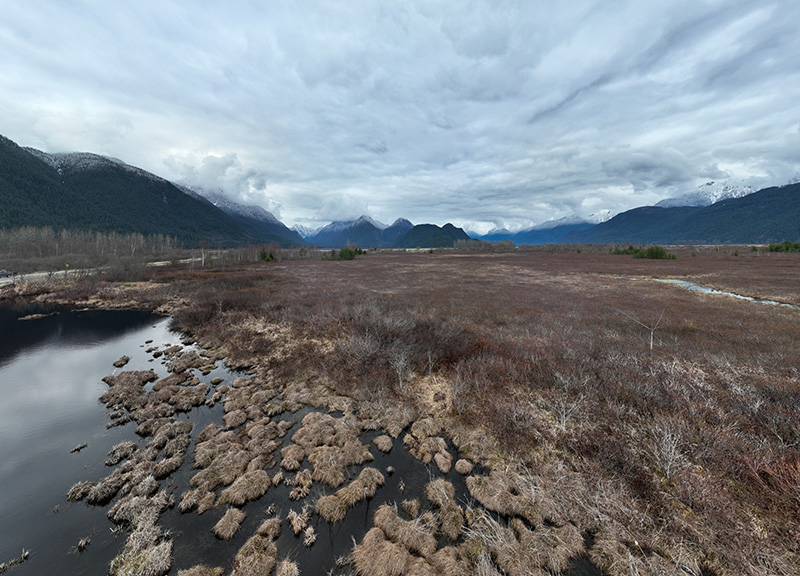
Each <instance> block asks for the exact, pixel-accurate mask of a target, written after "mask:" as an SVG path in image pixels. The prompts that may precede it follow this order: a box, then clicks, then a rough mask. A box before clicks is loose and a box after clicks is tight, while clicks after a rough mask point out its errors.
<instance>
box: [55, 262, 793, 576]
mask: <svg viewBox="0 0 800 576" xmlns="http://www.w3.org/2000/svg"><path fill="white" fill-rule="evenodd" d="M677 253H678V259H677V260H665V261H650V260H635V259H632V258H630V257H628V256H613V255H608V254H604V253H600V252H595V253H590V252H587V251H586V250H584V251H583V252H582V253H577V252H566V251H545V250H542V251H520V252H513V253H506V254H480V253H437V254H377V255H369V256H363V257H359V258H358V259H357V260H355V261H345V262H341V261H311V260H303V261H284V262H277V263H275V262H273V263H263V264H258V265H255V264H249V265H246V266H242V267H230V266H229V267H225V268H219V269H206V270H202V271H197V270H195V271H186V270H180V269H171V270H161V271H159V272H158V273H157V274H156V275H155V276H154V277H153V278H152V279H151V280H150V282H148V283H144V284H139V285H137V286H136V291H135V292H132V291H130V290H128V291H121V290H117V291H115V289H114V288H113V287H111V288H109V287H107V286H99V287H96V286H95V285H93V286H92V290H91V294H89V293H88V292H87V293H86V294H84V296H85V297H86V298H91V299H92V300H91V301H92V302H93V303H94V304H95V305H103V303H107V304H113V303H114V302H115V301H116V300H119V299H129V300H130V299H131V298H133V299H134V300H135V301H138V302H140V303H143V305H149V306H152V307H156V306H157V305H162V306H164V309H166V310H169V311H171V312H172V313H173V317H174V325H175V327H176V328H177V329H180V330H183V331H185V332H188V333H190V334H191V335H193V336H194V337H195V338H197V339H198V340H199V341H200V342H201V343H202V345H203V347H204V348H206V349H208V350H212V351H214V352H215V353H217V354H218V355H219V357H226V358H227V359H228V362H229V363H230V364H232V365H234V366H239V367H250V368H256V369H258V370H260V371H262V373H264V374H265V375H267V376H268V377H269V378H271V379H274V380H276V381H280V382H284V383H285V382H292V381H299V380H302V381H305V382H314V383H315V384H316V385H319V386H324V387H327V388H329V389H331V390H333V391H335V392H336V393H338V394H343V395H346V396H350V397H352V398H354V399H356V400H359V401H361V402H363V403H368V404H370V405H378V406H381V405H383V406H391V405H397V404H398V403H405V404H407V405H411V406H413V407H414V408H415V410H416V411H417V413H418V414H420V415H425V414H430V415H433V416H434V417H436V418H437V419H438V420H440V423H441V425H442V426H444V429H445V433H446V435H448V436H449V437H450V438H452V439H453V440H454V441H455V442H456V445H457V446H458V447H459V448H460V451H461V454H462V455H465V456H468V457H469V458H470V459H472V460H474V461H483V463H486V464H490V465H492V466H493V467H494V468H495V469H506V468H508V469H511V470H514V471H515V472H520V473H524V476H525V478H527V479H528V480H529V484H530V485H529V486H528V488H529V489H530V490H534V491H537V494H538V495H539V496H537V498H539V499H538V500H536V502H537V503H538V504H537V506H539V508H537V509H536V510H535V511H534V510H531V511H530V514H531V519H532V520H539V521H541V522H544V523H546V524H547V525H550V524H552V525H556V526H557V525H561V524H563V523H564V522H565V521H569V522H570V523H571V524H572V525H574V526H577V527H578V528H579V529H580V530H581V531H582V532H583V534H584V536H585V537H586V538H587V542H589V543H590V544H591V545H590V547H589V554H590V556H591V558H592V559H593V560H594V561H595V562H596V563H597V564H598V565H599V566H601V568H602V569H603V570H604V572H606V573H609V574H632V573H640V574H656V573H675V574H678V573H688V574H698V575H699V574H719V575H722V574H764V575H766V574H796V573H800V533H799V532H798V528H799V527H800V428H799V427H798V426H797V422H798V416H799V415H800V346H798V344H799V343H800V309H796V308H787V307H778V306H773V305H767V304H762V303H755V302H747V301H742V300H737V299H733V298H730V297H725V296H718V295H706V294H701V293H697V292H692V291H689V290H685V289H683V288H680V287H677V286H673V285H668V284H662V283H658V282H655V281H653V280H652V278H685V279H690V280H693V281H695V282H697V283H699V284H704V285H708V286H713V287H715V288H719V289H725V290H730V291H732V292H737V293H740V294H744V295H749V296H754V297H759V298H768V299H774V300H778V301H781V302H786V303H791V304H795V305H798V306H800V255H792V254H768V253H761V252H750V251H749V250H747V249H740V250H739V253H740V255H738V256H734V255H733V249H731V248H729V247H721V248H720V249H719V250H718V249H716V248H714V247H711V248H705V249H688V248H687V249H682V250H677ZM79 288H80V287H77V288H76V287H73V288H71V290H72V292H71V293H70V294H72V295H73V297H74V296H75V295H77V294H83V293H82V292H81V291H80V289H79ZM659 319H660V323H659ZM657 323H658V327H657V328H655V329H653V330H652V331H651V330H649V329H647V328H646V327H645V326H649V327H651V328H654V327H655V325H656V324H657ZM651 332H652V336H653V346H652V350H651V346H650V336H651ZM528 488H526V489H528ZM487 498H488V496H487ZM498 506H499V504H498ZM637 571H638V572H637Z"/></svg>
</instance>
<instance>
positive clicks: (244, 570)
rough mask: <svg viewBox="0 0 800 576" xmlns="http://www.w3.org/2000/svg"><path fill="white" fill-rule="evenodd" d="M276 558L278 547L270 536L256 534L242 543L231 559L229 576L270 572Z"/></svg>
mask: <svg viewBox="0 0 800 576" xmlns="http://www.w3.org/2000/svg"><path fill="white" fill-rule="evenodd" d="M277 559H278V549H277V548H276V547H275V544H274V543H273V542H272V540H271V539H270V538H265V537H263V536H259V535H258V534H256V535H255V536H252V537H250V538H249V539H248V540H247V542H245V543H244V546H242V547H241V548H240V549H239V551H238V552H237V553H236V557H235V558H234V560H233V570H232V571H231V574H230V576H262V575H263V574H270V573H272V570H273V569H274V568H275V564H276V561H277Z"/></svg>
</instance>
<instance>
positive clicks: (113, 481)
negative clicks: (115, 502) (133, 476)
mask: <svg viewBox="0 0 800 576" xmlns="http://www.w3.org/2000/svg"><path fill="white" fill-rule="evenodd" d="M126 482H127V475H126V474H122V473H120V474H118V473H117V471H115V472H114V473H113V474H111V475H110V476H107V477H106V478H104V479H103V480H101V481H100V482H98V483H97V484H95V485H94V486H92V487H91V488H90V489H89V492H88V494H86V502H87V503H89V504H92V505H93V506H104V505H106V504H108V503H109V502H111V499H112V498H114V496H116V495H117V493H118V492H119V491H120V490H121V489H122V487H123V486H124V485H125V483H126Z"/></svg>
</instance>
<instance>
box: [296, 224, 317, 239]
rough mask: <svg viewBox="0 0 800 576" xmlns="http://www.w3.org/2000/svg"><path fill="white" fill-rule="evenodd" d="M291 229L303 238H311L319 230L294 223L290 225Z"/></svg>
mask: <svg viewBox="0 0 800 576" xmlns="http://www.w3.org/2000/svg"><path fill="white" fill-rule="evenodd" d="M292 230H294V231H295V232H297V233H298V234H300V236H302V237H303V238H311V237H312V236H314V235H315V234H316V233H317V232H319V228H310V227H309V226H303V225H302V224H295V225H294V226H292Z"/></svg>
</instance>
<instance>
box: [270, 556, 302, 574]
mask: <svg viewBox="0 0 800 576" xmlns="http://www.w3.org/2000/svg"><path fill="white" fill-rule="evenodd" d="M275 576H300V568H299V567H298V566H297V562H295V561H294V560H289V559H288V558H284V559H283V560H281V561H280V562H278V566H277V567H276V568H275Z"/></svg>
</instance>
